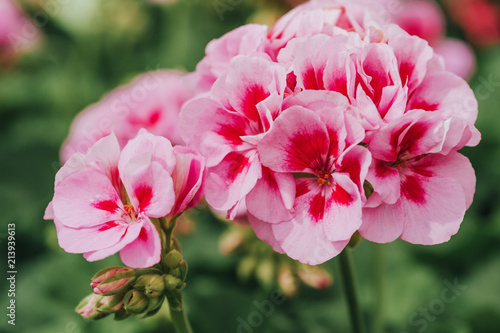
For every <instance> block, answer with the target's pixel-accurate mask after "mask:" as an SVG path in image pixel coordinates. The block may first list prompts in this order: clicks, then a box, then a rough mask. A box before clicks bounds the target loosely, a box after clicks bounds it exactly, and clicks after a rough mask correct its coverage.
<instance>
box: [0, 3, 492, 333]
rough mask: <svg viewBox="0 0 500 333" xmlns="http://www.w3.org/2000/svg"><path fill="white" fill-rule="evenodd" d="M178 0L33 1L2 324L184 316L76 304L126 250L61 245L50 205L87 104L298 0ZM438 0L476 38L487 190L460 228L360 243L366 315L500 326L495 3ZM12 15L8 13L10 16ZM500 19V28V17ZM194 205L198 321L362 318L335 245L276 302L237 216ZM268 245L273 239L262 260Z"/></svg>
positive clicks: (280, 325) (128, 323)
mask: <svg viewBox="0 0 500 333" xmlns="http://www.w3.org/2000/svg"><path fill="white" fill-rule="evenodd" d="M453 1H455V0H453ZM168 2H172V1H165V3H160V4H155V3H150V2H146V1H140V0H26V1H20V4H21V5H22V6H23V8H24V10H25V11H26V13H27V16H28V17H31V20H33V21H32V22H34V24H35V26H37V27H38V29H39V30H40V33H32V34H28V35H29V39H30V42H33V43H32V45H31V43H30V46H29V48H28V49H26V50H23V51H22V52H15V54H8V55H7V56H4V57H3V58H0V60H1V62H0V222H1V225H0V253H1V254H2V255H1V257H0V260H1V264H0V267H1V271H0V279H1V282H0V295H1V296H0V332H37V333H52V332H57V333H59V332H60V333H80V332H81V333H84V332H92V333H100V332H120V333H132V332H173V327H172V326H171V325H170V324H169V322H168V311H167V309H162V311H160V313H159V314H158V315H157V316H155V317H152V318H148V319H139V318H130V319H127V320H125V321H120V322H117V321H114V320H113V319H112V318H111V317H109V318H105V319H103V320H100V321H96V322H89V321H86V320H84V319H82V318H81V317H80V316H79V315H78V314H76V313H75V312H74V307H75V306H76V305H77V304H78V302H79V301H80V299H81V298H83V297H84V296H86V295H87V294H89V293H90V292H91V289H90V286H89V282H90V277H91V276H92V275H93V274H94V273H95V272H96V271H98V270H99V269H101V268H104V267H107V266H109V265H115V264H120V262H119V259H118V258H117V257H116V256H115V257H113V258H109V259H107V260H104V261H101V262H95V263H89V262H86V261H85V260H84V259H83V257H82V256H81V255H71V254H67V253H65V252H63V251H62V250H61V249H60V248H59V247H58V245H57V238H56V233H55V227H54V225H53V223H52V222H50V221H44V220H43V219H42V216H43V212H44V209H45V207H46V205H47V203H48V202H49V201H50V199H51V197H52V194H53V182H54V175H55V173H56V171H57V170H58V168H59V167H60V164H59V148H60V145H61V143H62V141H63V140H64V138H65V137H66V135H67V134H68V130H69V126H70V124H71V121H72V119H73V117H74V116H75V115H76V114H77V113H78V112H79V111H81V110H82V109H84V108H85V107H86V106H88V105H89V104H91V103H95V102H97V101H98V100H99V99H100V98H101V97H102V96H103V95H104V94H105V93H107V92H109V91H111V90H112V89H114V88H116V87H117V86H119V85H120V84H123V83H127V82H129V81H130V80H131V79H132V78H133V77H134V76H135V75H137V74H140V73H143V72H146V71H150V70H154V69H157V68H175V69H183V70H187V71H192V70H194V68H195V66H196V63H197V62H198V61H199V60H201V58H202V57H203V55H204V48H205V46H206V44H207V43H208V42H209V41H210V40H211V39H213V38H217V37H219V36H221V35H222V34H224V33H225V32H228V31H230V30H231V29H234V28H236V27H238V26H240V25H242V24H245V23H247V22H250V21H254V22H255V21H258V22H272V20H274V19H275V18H276V17H277V16H279V15H280V14H281V13H282V12H284V11H285V10H286V5H285V4H284V3H279V2H278V1H270V0H268V1H250V0H248V1H245V0H178V1H176V2H174V3H168ZM297 2H298V1H297ZM457 2H458V1H457ZM461 2H463V3H465V2H469V3H472V5H473V7H472V8H476V9H477V8H480V6H484V5H485V3H486V4H487V5H489V6H490V7H488V8H489V9H488V11H486V12H487V13H490V14H491V13H492V12H491V11H493V13H494V11H495V10H498V7H495V6H498V3H496V2H494V1H489V2H488V1H462V0H461ZM440 5H441V6H443V7H444V8H445V15H446V18H447V26H446V31H447V34H448V35H449V36H453V37H456V38H460V39H462V40H467V41H468V42H469V43H471V44H472V45H473V47H474V52H475V56H476V61H477V66H476V71H475V74H474V75H473V76H472V77H471V78H470V80H469V82H470V84H471V86H472V88H473V89H474V91H475V93H476V95H477V97H478V100H479V118H478V121H477V127H478V128H479V130H480V131H481V133H482V135H483V139H482V141H481V144H480V145H479V146H478V147H476V148H467V149H464V150H463V151H462V152H463V153H464V154H465V155H467V156H468V157H469V158H470V160H471V162H472V164H473V166H474V168H475V170H476V174H477V192H476V196H475V201H474V203H473V205H472V207H471V208H470V210H469V211H468V213H467V215H466V217H465V220H464V222H463V224H462V227H461V229H460V231H459V232H458V234H457V235H456V236H454V237H452V239H451V241H450V242H448V243H446V244H442V245H436V246H428V247H425V246H417V245H411V244H407V243H405V242H403V241H396V242H394V243H391V244H387V245H384V246H377V245H374V244H372V243H370V242H368V241H363V242H361V244H360V245H359V246H358V247H357V248H356V249H355V250H354V252H353V255H354V259H355V261H356V271H357V277H358V282H359V284H360V287H361V298H362V303H363V307H364V309H365V317H366V319H367V322H368V323H372V322H373V320H374V314H375V313H382V315H383V326H382V327H383V330H382V331H383V332H398V333H399V332H401V333H402V332H408V333H410V332H429V333H430V332H439V333H443V332H444V333H446V332H453V333H469V332H470V333H472V332H473V333H481V332H484V333H491V332H498V331H499V327H500V205H499V198H500V148H499V147H500V46H499V45H498V41H497V39H496V38H495V36H493V37H491V38H490V39H486V42H484V41H480V40H478V37H477V36H480V37H484V33H488V32H489V33H491V31H492V30H491V28H490V29H486V28H485V29H486V30H484V29H483V32H481V29H476V30H475V31H476V35H474V34H471V33H470V31H471V30H474V28H477V26H476V25H477V24H478V22H479V23H481V21H484V19H485V17H486V16H485V15H481V14H480V13H481V12H480V11H479V10H478V13H479V14H477V15H476V21H474V20H473V19H472V20H469V21H470V22H469V24H470V25H471V26H467V25H464V22H462V21H460V20H457V19H456V17H457V16H456V15H455V16H453V15H452V12H451V11H450V10H449V8H448V6H446V4H443V3H440ZM469 5H470V4H469ZM474 6H476V7H474ZM483 13H484V12H483ZM490 14H488V15H490ZM497 14H498V13H497ZM490 16H491V15H490ZM498 16H499V15H497V16H494V17H496V18H498ZM454 18H455V19H454ZM4 19H5V17H1V16H0V22H1V21H2V20H4ZM483 23H484V22H483ZM492 24H493V27H495V24H496V28H495V29H499V28H500V26H499V22H498V20H497V21H496V22H493V23H492ZM483 25H484V24H483ZM0 51H2V48H1V46H0ZM191 218H192V219H193V221H194V224H193V230H191V232H190V233H189V234H188V235H184V236H181V243H182V245H183V250H184V256H185V258H186V260H187V261H188V264H189V274H188V281H187V282H188V286H187V288H186V289H185V292H184V293H185V301H186V308H187V311H188V315H189V317H190V319H191V322H192V326H193V328H194V331H195V332H210V333H212V332H221V333H224V332H241V333H247V332H248V333H250V332H272V333H279V332H297V333H298V332H301V333H302V332H332V331H334V332H349V331H350V328H349V320H348V315H347V305H346V302H345V298H344V295H343V293H342V281H341V279H340V276H339V273H338V267H337V263H336V260H335V259H333V260H331V261H330V262H328V263H327V264H326V265H324V268H325V269H326V270H327V271H329V272H330V273H331V274H333V276H334V283H333V285H332V286H331V287H330V288H328V289H326V290H316V289H312V288H309V287H307V286H301V288H300V290H299V292H298V294H297V296H296V297H294V298H291V297H288V299H287V300H286V301H285V302H284V303H282V304H276V305H274V308H273V310H272V311H270V312H272V313H270V314H268V313H262V311H260V310H259V306H258V305H257V304H262V302H265V301H266V300H270V295H271V293H272V291H273V290H274V288H276V285H274V284H273V283H272V282H269V279H267V280H266V278H265V276H264V277H262V274H261V275H260V277H259V275H258V274H257V277H253V276H250V277H247V278H246V279H242V278H241V277H242V275H245V274H242V272H241V270H242V268H241V265H240V264H241V261H242V260H243V259H244V258H246V255H247V254H245V253H244V252H240V253H236V254H233V255H223V254H221V253H220V251H219V241H220V237H221V235H222V234H223V233H224V232H226V231H227V229H228V225H227V224H226V223H224V222H221V221H220V220H218V219H216V218H215V217H214V216H213V215H211V214H209V213H207V212H206V211H205V210H203V209H199V210H197V211H195V212H194V213H193V214H192V215H191ZM9 223H15V224H16V266H17V271H18V274H17V280H16V296H15V301H16V325H15V326H12V325H9V324H7V319H8V318H7V317H6V313H7V310H6V307H7V305H8V303H7V302H8V301H9V298H8V297H7V291H8V288H7V287H8V283H7V282H6V278H7V276H6V271H7V254H6V252H7V248H6V247H7V246H6V233H7V224H9ZM262 246H263V247H265V246H264V245H262ZM268 254H269V252H268V251H262V252H261V253H260V254H259V255H257V256H256V257H254V260H255V258H257V261H259V260H264V259H266V258H265V257H266V256H268ZM259 256H261V257H259ZM257 264H258V262H257ZM264 275H265V274H264ZM380 276H382V277H383V279H382V280H380ZM450 285H452V286H453V285H455V286H456V285H460V287H459V288H458V289H457V288H456V287H455V288H452V287H450ZM380 287H382V289H380ZM377 295H382V298H381V299H379V298H377V297H376V296H377ZM443 295H446V296H445V298H443ZM452 296H455V297H454V298H453V300H451V301H448V300H449V299H450V297H452ZM259 313H260V314H259ZM259 318H262V320H258V319H259ZM242 322H245V323H247V324H249V323H250V324H249V325H243V324H242ZM256 323H258V324H256ZM369 326H371V325H369ZM370 331H371V329H370Z"/></svg>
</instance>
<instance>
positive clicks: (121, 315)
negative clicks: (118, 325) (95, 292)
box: [115, 308, 131, 320]
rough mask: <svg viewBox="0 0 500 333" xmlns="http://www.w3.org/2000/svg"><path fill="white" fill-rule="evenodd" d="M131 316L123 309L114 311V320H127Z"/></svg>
mask: <svg viewBox="0 0 500 333" xmlns="http://www.w3.org/2000/svg"><path fill="white" fill-rule="evenodd" d="M130 316H131V314H130V313H128V312H127V310H125V309H124V308H121V309H120V310H118V311H116V313H115V320H123V319H127V318H128V317H130Z"/></svg>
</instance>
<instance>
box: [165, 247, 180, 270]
mask: <svg viewBox="0 0 500 333" xmlns="http://www.w3.org/2000/svg"><path fill="white" fill-rule="evenodd" d="M163 262H164V263H165V265H167V267H168V268H170V269H175V268H177V267H179V265H180V264H181V262H182V254H181V253H180V252H179V251H177V250H172V251H170V252H169V253H168V254H167V255H166V256H165V259H163Z"/></svg>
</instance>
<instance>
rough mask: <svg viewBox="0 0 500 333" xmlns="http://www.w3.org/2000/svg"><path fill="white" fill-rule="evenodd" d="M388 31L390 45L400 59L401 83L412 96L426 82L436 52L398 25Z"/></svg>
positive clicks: (392, 26)
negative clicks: (429, 63) (430, 62)
mask: <svg viewBox="0 0 500 333" xmlns="http://www.w3.org/2000/svg"><path fill="white" fill-rule="evenodd" d="M388 30H389V31H388V35H389V41H388V43H389V46H391V47H392V49H393V50H394V54H395V55H396V58H397V59H398V65H399V73H400V76H401V81H402V82H401V83H402V85H403V86H404V85H406V86H407V87H408V94H409V95H410V94H411V93H412V92H413V91H414V90H415V89H416V88H417V87H418V86H419V84H420V83H421V82H422V81H423V80H424V77H425V75H426V73H427V63H428V62H429V61H430V60H431V59H432V57H433V55H434V52H433V50H432V48H431V47H430V46H429V44H428V43H427V42H426V41H425V40H423V39H421V38H419V37H416V36H410V35H408V33H406V32H405V31H404V30H403V29H401V28H400V27H398V26H396V25H391V26H390V27H388Z"/></svg>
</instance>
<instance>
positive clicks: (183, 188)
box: [45, 131, 204, 268]
mask: <svg viewBox="0 0 500 333" xmlns="http://www.w3.org/2000/svg"><path fill="white" fill-rule="evenodd" d="M203 176H204V162H203V158H202V157H201V156H199V155H197V154H195V153H193V152H192V151H187V150H186V149H185V148H177V149H175V148H172V145H171V144H170V142H169V141H168V140H167V139H165V138H163V137H158V136H154V135H152V134H150V133H147V132H145V131H142V132H141V133H140V134H139V135H138V136H137V137H136V138H135V139H133V140H131V141H130V142H129V143H128V144H127V145H126V146H125V148H124V149H123V150H122V151H120V146H119V143H118V140H117V138H116V136H115V135H114V134H111V135H109V136H106V137H104V138H102V139H100V140H99V141H97V142H96V143H95V144H94V145H93V146H92V147H91V148H90V149H89V150H88V152H87V154H85V155H84V154H80V153H76V154H75V155H73V156H72V157H71V158H70V160H69V161H68V162H67V163H66V164H65V165H64V166H63V167H62V168H61V170H60V171H59V172H58V174H57V175H56V182H55V191H54V198H53V200H52V202H51V204H49V207H48V208H47V211H46V214H45V218H46V219H53V220H54V222H55V224H56V228H57V234H58V239H59V244H60V246H61V247H62V248H63V249H64V250H65V251H67V252H71V253H83V254H84V257H85V258H86V259H87V260H89V261H94V260H100V259H103V258H105V257H108V256H110V255H112V254H114V253H116V252H120V257H121V259H122V261H123V263H124V264H125V265H127V266H129V267H133V268H144V267H149V266H152V265H154V264H156V263H158V262H159V261H160V253H161V243H160V237H159V234H158V232H157V229H156V226H155V224H154V223H153V222H152V219H153V218H160V217H165V216H167V215H170V216H172V215H175V214H177V213H179V212H182V210H184V209H186V208H188V207H190V206H192V205H193V204H195V203H197V202H196V200H199V198H200V194H199V193H198V191H199V189H200V187H201V183H202V180H203Z"/></svg>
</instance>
